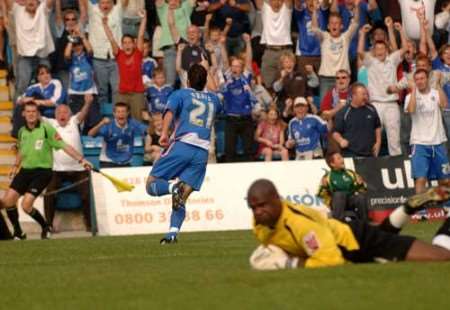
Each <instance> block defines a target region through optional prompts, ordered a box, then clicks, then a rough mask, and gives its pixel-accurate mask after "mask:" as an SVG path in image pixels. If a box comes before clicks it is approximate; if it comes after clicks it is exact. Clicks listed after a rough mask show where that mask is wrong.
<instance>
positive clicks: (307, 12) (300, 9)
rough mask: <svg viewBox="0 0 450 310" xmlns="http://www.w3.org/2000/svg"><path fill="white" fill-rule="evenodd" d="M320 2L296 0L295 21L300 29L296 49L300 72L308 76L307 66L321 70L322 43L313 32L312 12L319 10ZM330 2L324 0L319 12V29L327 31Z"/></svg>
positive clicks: (315, 0)
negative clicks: (317, 3)
mask: <svg viewBox="0 0 450 310" xmlns="http://www.w3.org/2000/svg"><path fill="white" fill-rule="evenodd" d="M317 1H318V0H296V1H295V3H296V5H295V7H294V21H295V22H296V24H297V29H298V43H297V47H296V53H295V54H296V55H297V68H298V71H300V72H302V73H303V74H306V71H305V66H306V65H312V66H313V67H314V69H315V70H319V68H320V41H319V39H318V38H317V36H316V35H315V34H314V33H313V32H312V30H311V26H312V12H313V10H317V5H316V2H317ZM329 7H330V1H329V0H324V1H322V3H321V4H320V8H319V9H318V10H319V11H318V12H317V18H318V24H319V28H320V29H322V30H324V31H325V30H326V29H327V21H328V13H329V12H328V10H329Z"/></svg>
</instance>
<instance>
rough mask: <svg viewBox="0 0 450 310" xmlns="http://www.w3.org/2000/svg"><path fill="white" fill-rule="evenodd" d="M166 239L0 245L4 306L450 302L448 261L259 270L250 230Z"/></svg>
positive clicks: (420, 232) (429, 305) (423, 231)
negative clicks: (170, 242) (254, 262)
mask: <svg viewBox="0 0 450 310" xmlns="http://www.w3.org/2000/svg"><path fill="white" fill-rule="evenodd" d="M438 225H439V223H436V224H417V225H410V226H409V227H408V229H406V232H407V233H410V234H413V235H415V236H417V237H420V238H422V239H426V240H430V239H431V237H432V235H433V233H434V231H435V230H436V229H437V227H438ZM160 237H161V236H158V235H150V236H129V237H96V238H87V239H86V238H85V239H58V240H44V241H40V240H39V241H38V240H36V241H24V242H18V241H16V242H12V241H11V242H1V243H0V258H1V260H0V280H1V283H2V285H1V287H2V290H1V295H0V296H1V297H0V309H27V310H29V309H52V310H53V309H77V310H79V309H234V310H238V309H258V310H259V309H345V310H349V309H381V310H387V309H395V310H402V309H408V310H411V309H432V310H436V309H450V293H449V291H450V263H424V264H418V263H398V264H395V263H391V264H386V265H377V264H365V265H349V266H344V267H338V268H323V269H316V270H303V269H301V270H282V271H275V272H256V271H252V270H250V268H249V265H248V257H249V255H250V253H251V251H252V250H253V249H254V248H255V246H256V242H255V240H254V239H253V236H252V234H251V232H249V231H235V232H209V233H183V234H182V235H181V238H180V241H179V243H178V244H176V245H166V246H160V245H159V244H158V241H159V238H160Z"/></svg>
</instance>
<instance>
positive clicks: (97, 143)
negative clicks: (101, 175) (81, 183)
mask: <svg viewBox="0 0 450 310" xmlns="http://www.w3.org/2000/svg"><path fill="white" fill-rule="evenodd" d="M81 142H82V143H83V153H84V157H85V158H86V159H87V160H89V161H90V162H91V163H92V164H93V165H94V167H95V168H97V169H98V168H100V159H99V156H100V152H101V150H102V144H103V138H102V137H96V138H93V137H89V136H82V137H81Z"/></svg>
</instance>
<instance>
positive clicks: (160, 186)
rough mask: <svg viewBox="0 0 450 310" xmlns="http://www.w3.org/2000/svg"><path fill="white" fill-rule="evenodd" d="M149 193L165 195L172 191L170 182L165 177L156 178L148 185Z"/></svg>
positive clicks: (151, 194)
mask: <svg viewBox="0 0 450 310" xmlns="http://www.w3.org/2000/svg"><path fill="white" fill-rule="evenodd" d="M147 193H148V194H149V195H150V196H164V195H167V194H169V193H170V191H169V182H167V181H166V180H163V179H156V180H154V181H153V182H151V183H150V184H149V185H148V186H147Z"/></svg>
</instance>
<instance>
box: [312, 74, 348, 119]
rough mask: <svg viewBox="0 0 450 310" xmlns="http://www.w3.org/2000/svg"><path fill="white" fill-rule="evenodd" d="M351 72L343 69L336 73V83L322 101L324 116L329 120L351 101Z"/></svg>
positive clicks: (321, 109)
mask: <svg viewBox="0 0 450 310" xmlns="http://www.w3.org/2000/svg"><path fill="white" fill-rule="evenodd" d="M349 86H350V72H348V71H347V70H345V69H341V70H339V71H338V72H337V73H336V84H335V86H334V87H333V88H331V89H330V90H329V91H327V92H326V94H325V96H324V97H323V99H322V102H321V103H320V111H321V112H322V115H321V116H322V118H323V119H325V120H327V121H329V120H332V119H333V118H334V116H335V115H336V113H337V112H338V111H339V110H340V109H342V108H343V107H344V106H345V105H346V104H347V103H348V102H350V101H351V97H352V96H351V91H350V88H349Z"/></svg>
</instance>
